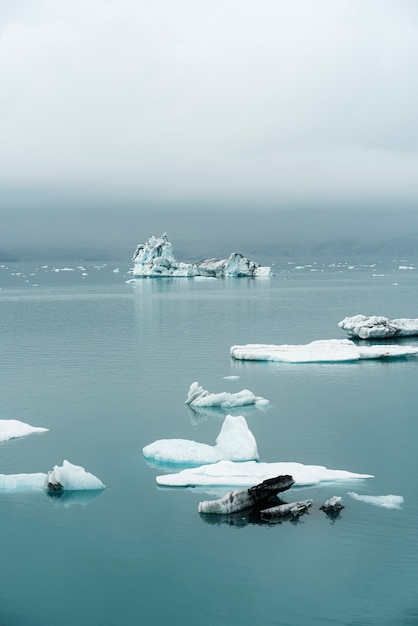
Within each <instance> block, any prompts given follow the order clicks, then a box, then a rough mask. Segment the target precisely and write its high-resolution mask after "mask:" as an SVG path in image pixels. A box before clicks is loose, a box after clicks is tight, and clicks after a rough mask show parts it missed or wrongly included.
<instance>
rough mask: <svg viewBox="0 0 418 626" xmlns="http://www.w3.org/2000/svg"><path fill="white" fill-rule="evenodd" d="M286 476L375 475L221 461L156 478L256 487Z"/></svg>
mask: <svg viewBox="0 0 418 626" xmlns="http://www.w3.org/2000/svg"><path fill="white" fill-rule="evenodd" d="M283 475H290V476H292V477H293V480H294V481H295V485H297V486H312V485H317V484H319V483H322V482H327V483H328V482H334V481H351V480H358V479H363V478H374V477H373V475H372V474H355V473H353V472H348V471H346V470H333V469H328V468H326V467H323V466H321V465H303V464H302V463H293V462H289V463H287V462H279V463H257V462H256V461H246V462H244V463H234V462H232V461H219V463H215V464H213V465H202V466H200V467H195V468H188V469H184V470H182V471H181V472H177V473H175V474H166V475H161V476H157V478H156V480H157V483H158V484H159V485H163V486H166V487H197V486H206V487H253V486H254V485H257V484H259V483H261V482H263V481H264V480H267V479H268V478H274V477H275V476H283Z"/></svg>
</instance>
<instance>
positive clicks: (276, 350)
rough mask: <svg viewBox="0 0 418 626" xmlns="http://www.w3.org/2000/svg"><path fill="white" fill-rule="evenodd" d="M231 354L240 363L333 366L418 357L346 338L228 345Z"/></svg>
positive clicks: (417, 350) (416, 351)
mask: <svg viewBox="0 0 418 626" xmlns="http://www.w3.org/2000/svg"><path fill="white" fill-rule="evenodd" d="M230 354H231V356H232V357H233V358H234V359H238V360H242V361H284V362H286V363H332V362H346V361H360V360H363V359H390V358H399V357H407V356H417V355H418V347H417V346H393V345H391V346H388V345H382V344H380V345H379V346H358V345H356V344H355V343H354V342H353V341H350V340H349V339H321V340H319V341H312V342H311V343H307V344H301V345H288V344H282V345H274V344H271V345H270V344H258V343H255V344H247V345H242V346H231V348H230Z"/></svg>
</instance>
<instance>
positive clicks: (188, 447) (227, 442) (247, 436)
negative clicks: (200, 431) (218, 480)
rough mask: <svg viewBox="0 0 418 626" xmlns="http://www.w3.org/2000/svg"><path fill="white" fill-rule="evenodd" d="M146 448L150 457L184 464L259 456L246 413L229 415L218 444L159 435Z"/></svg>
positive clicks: (246, 459) (218, 438)
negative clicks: (213, 444)
mask: <svg viewBox="0 0 418 626" xmlns="http://www.w3.org/2000/svg"><path fill="white" fill-rule="evenodd" d="M142 452H143V454H144V456H145V457H146V458H148V459H153V460H155V461H158V462H160V463H177V464H181V465H202V464H206V463H217V462H218V461H221V460H231V461H248V460H257V459H258V450H257V442H256V440H255V438H254V435H253V434H252V432H251V431H250V429H249V428H248V425H247V422H246V420H245V418H244V417H242V415H227V416H226V417H225V420H224V422H223V424H222V428H221V431H220V433H219V435H218V437H217V439H216V445H215V446H210V445H208V444H205V443H198V442H196V441H191V440H188V439H159V440H158V441H155V442H154V443H151V444H149V445H148V446H145V448H143V450H142Z"/></svg>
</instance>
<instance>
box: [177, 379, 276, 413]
mask: <svg viewBox="0 0 418 626" xmlns="http://www.w3.org/2000/svg"><path fill="white" fill-rule="evenodd" d="M185 403H186V404H189V405H190V406H191V407H197V408H209V407H213V408H218V407H219V408H222V409H232V408H234V407H237V406H248V405H255V406H259V407H260V406H266V405H267V404H268V403H269V401H268V400H266V399H265V398H261V397H260V396H255V395H254V394H253V392H252V391H248V389H243V390H242V391H238V392H237V393H228V392H227V391H223V392H221V393H209V391H206V389H203V387H202V386H201V385H199V383H198V382H194V383H192V384H191V385H190V389H189V393H188V394H187V398H186V402H185Z"/></svg>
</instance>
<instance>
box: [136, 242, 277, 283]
mask: <svg viewBox="0 0 418 626" xmlns="http://www.w3.org/2000/svg"><path fill="white" fill-rule="evenodd" d="M132 260H133V262H134V268H133V275H134V276H135V277H136V278H144V277H149V278H156V277H164V276H179V277H188V276H207V277H227V276H232V277H244V276H247V277H267V276H270V275H271V268H270V267H262V266H261V265H259V264H258V263H256V262H255V261H250V260H249V259H247V258H246V257H245V256H243V255H242V254H239V253H237V252H233V253H232V254H231V255H230V256H229V257H228V258H227V259H222V260H219V259H206V260H203V261H199V262H197V263H184V262H178V261H176V259H175V258H174V255H173V248H172V245H171V243H170V242H169V240H168V238H167V235H166V234H165V233H164V234H163V235H162V236H161V237H154V236H151V237H150V238H149V239H148V241H147V242H146V243H143V244H139V245H138V246H137V249H136V250H135V253H134V256H133V258H132Z"/></svg>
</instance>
